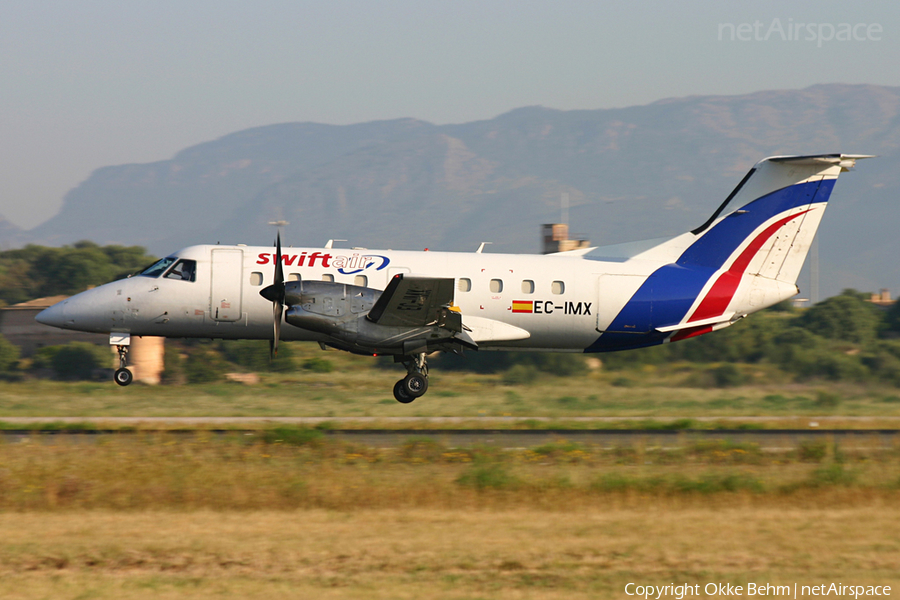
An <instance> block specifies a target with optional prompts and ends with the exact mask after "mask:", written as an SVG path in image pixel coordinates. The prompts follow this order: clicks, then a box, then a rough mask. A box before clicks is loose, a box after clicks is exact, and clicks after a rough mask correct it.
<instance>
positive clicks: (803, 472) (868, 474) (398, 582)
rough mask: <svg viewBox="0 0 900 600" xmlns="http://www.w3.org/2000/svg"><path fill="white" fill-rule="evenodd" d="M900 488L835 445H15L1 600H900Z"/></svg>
mask: <svg viewBox="0 0 900 600" xmlns="http://www.w3.org/2000/svg"><path fill="white" fill-rule="evenodd" d="M264 439H267V440H268V443H266V442H264V441H263V440H264ZM729 482H730V483H729ZM898 483H900V455H898V453H897V452H896V451H890V450H889V451H875V450H868V449H863V448H852V447H836V446H833V445H832V446H826V447H818V446H817V447H806V448H801V449H798V450H796V451H791V452H784V453H769V452H761V451H759V449H758V448H755V447H754V446H752V445H746V444H745V445H735V444H728V443H724V442H722V443H711V442H703V443H698V444H694V445H690V446H687V447H685V448H683V449H681V450H678V451H669V452H662V451H658V450H654V449H652V448H642V447H640V446H637V447H626V448H614V449H603V448H597V447H591V446H582V445H578V444H571V443H568V442H565V441H559V442H556V443H553V444H545V445H543V446H538V447H534V448H531V449H528V450H526V451H517V452H512V451H500V450H497V449H494V448H487V447H485V448H475V449H469V450H463V449H450V448H446V447H443V446H441V445H440V444H437V443H435V442H433V441H430V440H424V439H417V440H410V441H409V442H408V443H406V444H405V445H403V446H401V447H400V448H398V449H390V450H385V449H375V448H369V447H364V446H358V445H348V444H345V443H339V442H334V441H328V440H324V439H322V438H320V437H317V436H316V435H315V434H311V433H310V432H308V431H304V430H295V431H294V432H291V431H281V432H269V433H267V434H266V435H261V436H243V435H235V436H230V437H215V436H210V435H198V436H195V437H183V436H174V435H163V434H160V435H147V434H142V435H137V436H124V435H123V436H113V437H109V438H103V439H102V440H101V441H91V442H85V441H83V440H81V441H78V440H75V441H73V440H67V439H66V438H58V437H54V438H52V439H47V438H41V439H38V440H34V441H31V442H29V443H15V444H12V443H7V444H2V445H0V510H2V512H0V598H3V599H4V600H6V599H19V598H21V599H32V598H35V599H36V598H53V599H61V598H62V599H64V598H72V599H75V598H78V599H99V600H103V599H107V598H116V599H119V598H123V599H142V598H185V597H190V598H226V597H227V598H249V599H253V598H265V599H266V600H269V599H271V598H273V597H276V598H282V597H287V598H333V599H345V598H346V599H348V598H374V599H394V598H416V599H418V598H429V599H431V598H434V599H438V600H443V599H447V600H459V599H462V598H471V599H479V598H481V599H487V598H490V599H501V600H503V599H511V600H512V599H530V598H548V599H563V598H565V599H567V600H569V599H575V600H577V599H580V598H624V597H625V595H624V592H623V589H624V585H625V584H626V583H628V582H630V581H635V582H640V583H645V584H655V585H665V584H668V583H671V582H676V583H690V584H697V583H699V584H701V585H702V584H705V583H707V582H732V583H740V584H746V583H747V582H748V581H753V582H763V583H764V582H770V583H773V584H781V585H784V584H792V583H793V582H795V581H796V582H799V583H801V584H804V583H805V584H818V583H821V582H831V581H843V582H844V583H848V582H854V583H863V584H873V585H874V584H877V585H893V586H895V589H900V526H898V523H900V518H898V517H900V514H898V508H897V506H898V502H897V501H898V499H900V492H898Z"/></svg>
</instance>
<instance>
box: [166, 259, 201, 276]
mask: <svg viewBox="0 0 900 600" xmlns="http://www.w3.org/2000/svg"><path fill="white" fill-rule="evenodd" d="M196 275H197V261H196V260H188V259H186V258H182V259H181V260H179V261H178V262H177V263H175V266H173V267H172V268H171V269H169V272H168V273H166V279H180V280H181V281H194V278H195V277H196Z"/></svg>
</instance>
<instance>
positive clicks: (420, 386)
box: [394, 352, 428, 404]
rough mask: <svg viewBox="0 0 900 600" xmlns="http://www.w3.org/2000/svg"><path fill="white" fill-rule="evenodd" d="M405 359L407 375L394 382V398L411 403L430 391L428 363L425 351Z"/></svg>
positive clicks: (404, 364)
mask: <svg viewBox="0 0 900 600" xmlns="http://www.w3.org/2000/svg"><path fill="white" fill-rule="evenodd" d="M405 359H406V360H404V361H403V366H405V367H406V371H407V373H406V377H404V378H403V379H401V380H400V381H398V382H397V383H395V384H394V398H396V400H397V402H402V403H403V404H409V403H410V402H412V401H413V400H415V399H416V398H418V397H419V396H422V395H424V394H425V392H427V391H428V365H427V364H426V363H425V353H424V352H420V353H419V354H416V355H415V356H407V357H405Z"/></svg>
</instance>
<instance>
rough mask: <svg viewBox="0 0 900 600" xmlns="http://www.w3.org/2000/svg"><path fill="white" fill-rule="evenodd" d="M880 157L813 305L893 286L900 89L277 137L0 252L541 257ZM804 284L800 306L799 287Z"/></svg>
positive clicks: (527, 112) (68, 217)
mask: <svg viewBox="0 0 900 600" xmlns="http://www.w3.org/2000/svg"><path fill="white" fill-rule="evenodd" d="M831 152H843V153H860V154H877V155H879V158H877V159H873V160H866V161H863V162H860V163H859V165H858V166H857V172H856V173H850V174H845V175H843V176H842V177H841V179H840V181H839V182H838V184H837V186H836V188H835V192H834V194H833V195H832V202H831V203H829V210H828V214H826V217H825V220H824V222H823V225H822V228H821V229H820V235H819V248H820V251H819V255H820V285H821V294H822V296H825V295H831V294H834V293H838V292H839V291H840V290H841V289H843V288H845V287H854V288H857V289H860V290H867V291H869V290H876V289H878V288H894V289H896V288H898V287H900V285H898V283H897V282H898V281H900V264H898V262H900V261H897V260H895V258H894V257H896V256H898V255H900V236H898V235H897V229H898V226H900V203H898V202H897V200H898V190H900V164H898V158H900V88H896V87H879V86H872V85H841V84H829V85H817V86H813V87H810V88H806V89H803V90H775V91H763V92H757V93H752V94H746V95H740V96H691V97H685V98H673V99H666V100H660V101H658V102H654V103H652V104H648V105H645V106H633V107H627V108H617V109H603V110H569V111H562V110H554V109H550V108H543V107H526V108H520V109H516V110H513V111H511V112H508V113H505V114H502V115H500V116H498V117H496V118H493V119H490V120H485V121H476V122H471V123H463V124H453V125H434V124H431V123H427V122H424V121H419V120H414V119H399V120H391V121H376V122H370V123H362V124H356V125H346V126H336V125H323V124H317V123H284V124H277V125H270V126H265V127H257V128H253V129H247V130H244V131H239V132H236V133H233V134H230V135H226V136H224V137H222V138H220V139H217V140H213V141H210V142H206V143H203V144H199V145H197V146H193V147H191V148H187V149H185V150H183V151H181V152H179V153H178V154H176V155H175V156H174V157H173V158H171V159H170V160H164V161H159V162H154V163H149V164H128V165H119V166H109V167H104V168H101V169H98V170H96V171H95V172H93V173H92V174H91V176H90V177H89V178H88V179H87V180H85V181H84V182H83V183H82V184H81V185H79V186H78V187H76V188H74V189H73V190H71V191H70V192H68V193H67V194H66V196H65V199H64V202H63V206H62V208H61V210H60V212H59V213H58V214H57V215H56V216H54V217H53V218H51V219H49V220H48V221H46V222H44V223H43V224H41V225H39V226H37V227H35V228H34V229H32V230H30V231H22V230H19V229H17V228H15V227H14V226H12V225H11V224H10V223H8V222H6V221H3V220H2V219H0V244H3V245H4V246H6V247H9V246H10V245H21V244H23V243H29V242H31V243H41V244H47V245H62V244H67V243H72V242H75V241H78V240H82V239H89V240H92V241H95V242H97V243H101V244H106V243H122V244H127V245H143V246H146V247H147V248H148V249H149V250H150V251H151V252H153V253H156V254H160V255H162V254H168V253H172V252H174V251H176V250H177V249H179V248H181V247H184V246H188V245H192V244H198V243H217V242H221V243H223V244H224V243H246V244H271V243H272V240H273V237H274V229H273V228H272V227H271V226H270V225H269V224H268V223H269V222H270V221H274V220H286V221H288V222H289V225H288V226H287V227H286V228H285V229H284V231H283V234H282V236H283V238H284V240H285V242H286V243H289V244H293V245H297V246H300V245H304V246H317V245H324V243H325V242H326V241H327V240H328V239H339V240H347V242H346V243H345V242H340V243H336V246H340V245H347V246H362V247H370V248H379V247H380V248H393V249H421V248H425V247H428V248H430V249H432V250H463V251H466V250H475V248H477V247H478V245H479V243H481V242H484V241H488V242H492V243H493V245H492V246H489V247H488V250H487V251H490V252H539V251H540V236H539V227H540V225H541V224H542V223H551V222H559V220H560V198H561V196H562V195H563V194H567V195H568V202H569V215H570V217H569V218H570V223H571V230H572V232H573V233H574V234H578V235H580V236H583V237H585V238H587V239H590V240H591V242H592V244H594V245H599V244H613V243H619V242H625V241H632V240H638V239H647V238H656V237H663V236H670V235H676V234H679V233H681V232H683V231H686V230H687V229H690V228H693V227H696V226H697V225H699V224H700V223H702V222H703V221H704V220H706V218H707V217H708V216H709V215H710V214H711V213H712V212H713V211H714V210H715V208H716V207H717V206H718V205H719V204H720V203H721V202H722V200H723V199H724V198H725V197H726V196H727V195H728V193H729V192H730V191H731V190H732V189H733V188H734V186H735V185H736V184H737V183H738V181H740V179H741V177H743V175H744V174H745V173H746V172H747V171H748V170H749V169H750V168H751V167H752V166H753V164H754V163H755V162H756V161H757V160H759V159H761V158H763V157H766V156H771V155H778V154H818V153H831ZM804 277H806V276H805V275H801V281H800V284H801V288H805V289H804V293H808V286H807V285H806V283H808V277H807V278H806V279H805V280H804Z"/></svg>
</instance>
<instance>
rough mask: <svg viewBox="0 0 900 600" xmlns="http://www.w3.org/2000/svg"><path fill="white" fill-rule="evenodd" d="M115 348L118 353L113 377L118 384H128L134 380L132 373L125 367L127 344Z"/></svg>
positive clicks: (126, 363)
mask: <svg viewBox="0 0 900 600" xmlns="http://www.w3.org/2000/svg"><path fill="white" fill-rule="evenodd" d="M116 350H117V351H118V353H119V368H118V369H116V373H115V375H113V379H115V381H116V383H118V384H119V385H123V386H124V385H128V384H129V383H131V382H132V381H133V380H134V375H132V374H131V371H129V370H128V369H127V365H128V361H127V356H128V346H116Z"/></svg>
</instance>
